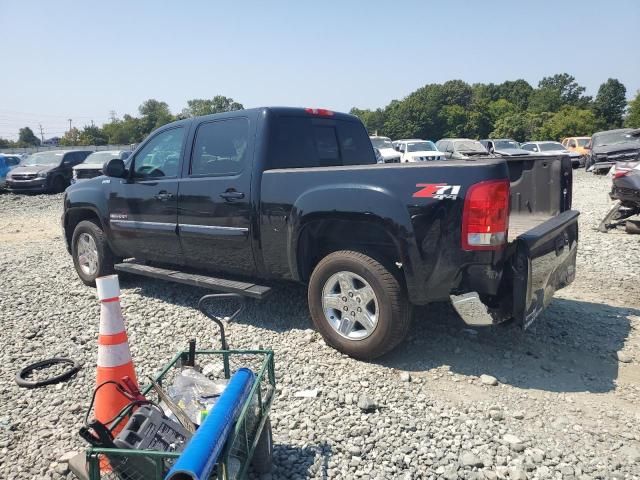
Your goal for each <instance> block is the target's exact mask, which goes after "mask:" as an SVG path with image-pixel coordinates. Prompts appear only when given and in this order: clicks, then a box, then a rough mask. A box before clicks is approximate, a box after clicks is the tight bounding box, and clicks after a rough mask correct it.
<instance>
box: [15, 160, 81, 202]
mask: <svg viewBox="0 0 640 480" xmlns="http://www.w3.org/2000/svg"><path fill="white" fill-rule="evenodd" d="M90 153H91V151H90V150H49V151H48V152H38V153H34V154H32V155H30V156H29V157H28V158H26V159H25V160H23V161H22V162H21V163H20V165H19V166H17V167H16V168H14V169H13V170H12V171H10V172H9V173H8V175H7V188H8V189H9V190H13V191H16V192H53V193H55V192H62V191H64V189H65V188H67V187H68V186H69V183H70V181H71V176H72V169H73V167H74V166H76V165H78V164H79V163H82V162H83V161H84V159H85V158H87V156H88V155H89V154H90Z"/></svg>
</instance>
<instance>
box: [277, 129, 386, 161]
mask: <svg viewBox="0 0 640 480" xmlns="http://www.w3.org/2000/svg"><path fill="white" fill-rule="evenodd" d="M269 135H270V137H269V153H268V159H267V169H274V168H309V167H330V166H341V165H368V164H375V163H376V161H375V156H374V154H373V147H372V146H371V142H370V141H369V136H368V134H367V131H366V130H365V128H364V126H362V124H360V123H358V122H350V121H347V120H334V119H320V118H305V117H297V116H296V117H293V116H290V117H286V116H285V117H276V118H274V119H273V122H272V123H271V131H270V134H269Z"/></svg>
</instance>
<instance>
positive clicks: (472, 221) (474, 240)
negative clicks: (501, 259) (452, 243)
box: [462, 179, 510, 250]
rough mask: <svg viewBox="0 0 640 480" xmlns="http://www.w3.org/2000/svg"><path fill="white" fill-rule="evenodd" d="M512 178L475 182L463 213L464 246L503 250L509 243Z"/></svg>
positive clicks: (468, 192)
mask: <svg viewBox="0 0 640 480" xmlns="http://www.w3.org/2000/svg"><path fill="white" fill-rule="evenodd" d="M509 189H510V184H509V180H507V179H505V180H491V181H488V182H480V183H476V184H475V185H472V186H471V187H470V188H469V190H468V191H467V195H466V197H465V200H464V211H463V213H462V248H463V249H465V250H499V249H501V248H502V247H504V245H505V244H506V243H507V234H508V227H509Z"/></svg>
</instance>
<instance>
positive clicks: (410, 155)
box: [393, 138, 444, 163]
mask: <svg viewBox="0 0 640 480" xmlns="http://www.w3.org/2000/svg"><path fill="white" fill-rule="evenodd" d="M393 146H394V148H395V149H396V150H397V151H398V152H400V155H401V157H400V161H401V162H402V163H413V162H425V161H432V160H444V154H443V153H442V152H441V151H440V150H438V148H437V147H436V146H435V144H434V143H433V142H431V141H429V140H420V139H419V138H413V139H402V140H396V141H395V142H393Z"/></svg>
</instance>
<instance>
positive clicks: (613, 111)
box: [593, 78, 627, 129]
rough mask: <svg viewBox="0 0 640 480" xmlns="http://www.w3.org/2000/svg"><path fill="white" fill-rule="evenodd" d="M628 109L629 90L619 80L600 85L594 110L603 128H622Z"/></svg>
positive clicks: (609, 80)
mask: <svg viewBox="0 0 640 480" xmlns="http://www.w3.org/2000/svg"><path fill="white" fill-rule="evenodd" d="M626 108H627V89H626V87H625V86H624V85H623V84H622V83H621V82H620V81H619V80H617V79H615V78H610V79H608V80H607V81H606V82H605V83H603V84H602V85H600V88H599V89H598V94H597V95H596V99H595V101H594V102H593V109H594V111H595V112H596V115H597V116H598V120H599V121H601V123H602V127H603V128H605V129H612V128H620V127H621V126H622V116H623V115H624V111H625V109H626Z"/></svg>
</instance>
